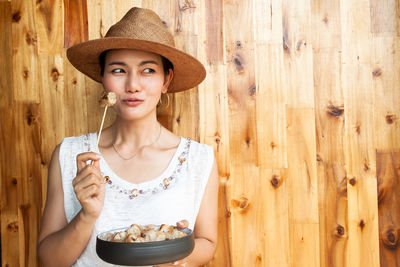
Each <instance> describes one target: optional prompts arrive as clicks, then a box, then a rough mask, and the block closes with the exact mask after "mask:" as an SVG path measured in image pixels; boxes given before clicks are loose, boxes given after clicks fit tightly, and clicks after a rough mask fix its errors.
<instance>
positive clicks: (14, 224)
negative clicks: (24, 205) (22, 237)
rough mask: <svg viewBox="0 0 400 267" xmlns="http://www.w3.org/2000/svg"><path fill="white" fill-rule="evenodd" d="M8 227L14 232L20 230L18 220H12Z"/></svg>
mask: <svg viewBox="0 0 400 267" xmlns="http://www.w3.org/2000/svg"><path fill="white" fill-rule="evenodd" d="M7 229H8V231H11V232H14V233H16V232H18V222H17V221H14V222H10V223H9V224H8V225H7Z"/></svg>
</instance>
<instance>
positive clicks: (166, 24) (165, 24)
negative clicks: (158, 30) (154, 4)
mask: <svg viewBox="0 0 400 267" xmlns="http://www.w3.org/2000/svg"><path fill="white" fill-rule="evenodd" d="M162 24H163V25H164V27H165V28H167V29H168V23H167V22H166V21H165V20H163V21H162Z"/></svg>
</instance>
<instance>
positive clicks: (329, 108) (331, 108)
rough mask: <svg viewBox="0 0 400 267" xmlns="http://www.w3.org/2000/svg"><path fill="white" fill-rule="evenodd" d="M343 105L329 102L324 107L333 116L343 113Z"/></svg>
mask: <svg viewBox="0 0 400 267" xmlns="http://www.w3.org/2000/svg"><path fill="white" fill-rule="evenodd" d="M343 111H344V107H343V105H342V106H335V105H332V104H330V105H329V106H327V107H326V112H327V113H328V114H329V115H331V116H334V117H340V116H342V115H343Z"/></svg>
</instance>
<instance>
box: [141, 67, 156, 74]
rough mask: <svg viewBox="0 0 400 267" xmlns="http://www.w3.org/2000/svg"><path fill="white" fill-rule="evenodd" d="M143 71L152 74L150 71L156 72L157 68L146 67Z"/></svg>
mask: <svg viewBox="0 0 400 267" xmlns="http://www.w3.org/2000/svg"><path fill="white" fill-rule="evenodd" d="M143 72H144V73H146V74H150V73H154V72H155V70H153V69H151V68H145V69H144V70H143Z"/></svg>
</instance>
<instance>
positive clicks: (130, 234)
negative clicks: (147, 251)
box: [103, 224, 187, 243]
mask: <svg viewBox="0 0 400 267" xmlns="http://www.w3.org/2000/svg"><path fill="white" fill-rule="evenodd" d="M186 235H187V234H186V233H184V232H182V231H180V230H179V229H178V228H177V227H176V226H172V225H166V224H162V225H154V224H148V225H138V224H132V225H131V226H130V227H129V228H127V229H126V230H124V231H118V232H115V233H107V234H106V235H105V236H104V237H103V239H104V240H106V241H111V242H125V243H142V242H153V241H164V240H172V239H176V238H180V237H184V236H186Z"/></svg>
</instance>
